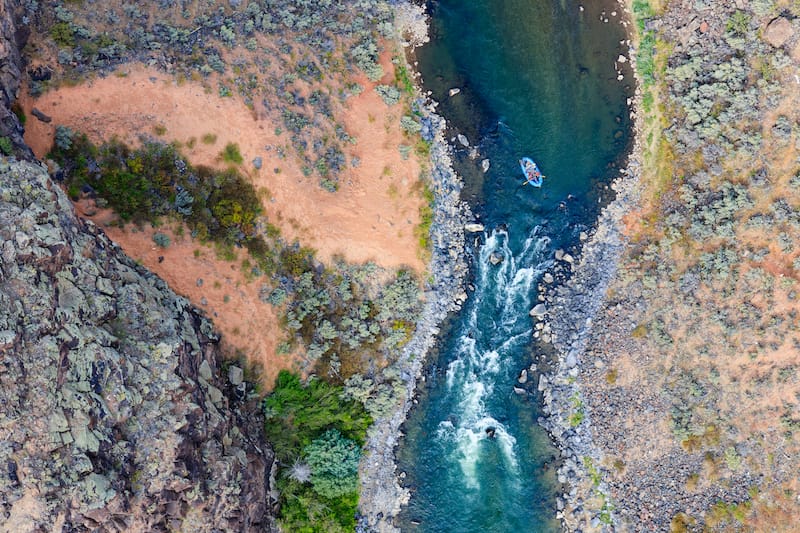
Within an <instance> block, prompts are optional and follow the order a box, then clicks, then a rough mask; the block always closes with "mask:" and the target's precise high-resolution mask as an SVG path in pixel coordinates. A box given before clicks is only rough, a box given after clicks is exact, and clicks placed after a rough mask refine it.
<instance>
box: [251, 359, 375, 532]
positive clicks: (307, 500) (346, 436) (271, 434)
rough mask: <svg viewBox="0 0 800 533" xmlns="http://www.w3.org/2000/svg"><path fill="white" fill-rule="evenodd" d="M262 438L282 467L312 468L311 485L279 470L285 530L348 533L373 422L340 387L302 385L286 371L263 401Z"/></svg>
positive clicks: (318, 383)
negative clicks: (264, 436)
mask: <svg viewBox="0 0 800 533" xmlns="http://www.w3.org/2000/svg"><path fill="white" fill-rule="evenodd" d="M264 414H265V416H266V426H265V429H266V434H267V438H268V439H269V441H270V442H271V443H272V445H273V448H274V450H275V455H276V457H277V458H278V460H279V461H280V463H281V464H283V465H287V466H288V465H292V464H294V463H295V462H297V461H300V462H304V463H306V464H308V465H309V466H310V468H311V484H308V483H304V482H302V481H298V480H297V479H294V478H293V477H292V476H291V470H290V469H288V468H287V469H286V471H283V472H281V475H280V477H279V479H278V488H279V490H280V494H281V510H280V516H279V519H280V522H281V524H282V525H283V528H284V530H285V531H314V532H320V533H327V532H329V531H331V532H334V531H353V529H354V528H355V512H356V509H357V506H358V491H357V482H358V478H357V474H356V472H357V469H358V460H359V456H360V446H361V445H362V444H363V442H364V439H365V438H366V430H367V427H368V426H369V424H370V423H371V422H372V421H371V419H370V418H369V416H368V415H367V414H366V411H365V410H364V407H363V406H362V405H361V404H360V403H358V402H355V401H352V400H346V399H344V398H343V395H342V387H341V386H336V385H331V384H329V383H326V382H325V381H322V380H319V379H311V380H310V381H309V382H308V384H306V385H303V384H302V383H301V382H300V378H299V377H298V376H297V375H295V374H291V373H289V372H287V371H285V370H283V371H281V372H280V373H279V374H278V379H277V381H276V384H275V389H274V390H273V392H272V394H270V395H269V396H268V397H267V398H266V399H265V400H264Z"/></svg>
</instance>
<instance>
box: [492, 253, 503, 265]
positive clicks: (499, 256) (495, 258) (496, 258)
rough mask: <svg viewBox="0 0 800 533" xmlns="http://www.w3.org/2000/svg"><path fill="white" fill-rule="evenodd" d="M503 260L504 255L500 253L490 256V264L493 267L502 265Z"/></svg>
mask: <svg viewBox="0 0 800 533" xmlns="http://www.w3.org/2000/svg"><path fill="white" fill-rule="evenodd" d="M503 259H504V257H503V254H500V253H498V252H492V253H491V254H490V255H489V262H490V263H491V264H493V265H499V264H500V263H502V262H503Z"/></svg>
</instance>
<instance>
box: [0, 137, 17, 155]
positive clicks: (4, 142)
mask: <svg viewBox="0 0 800 533" xmlns="http://www.w3.org/2000/svg"><path fill="white" fill-rule="evenodd" d="M13 151H14V145H13V144H12V143H11V139H9V138H8V137H0V152H3V154H4V155H11V152H13Z"/></svg>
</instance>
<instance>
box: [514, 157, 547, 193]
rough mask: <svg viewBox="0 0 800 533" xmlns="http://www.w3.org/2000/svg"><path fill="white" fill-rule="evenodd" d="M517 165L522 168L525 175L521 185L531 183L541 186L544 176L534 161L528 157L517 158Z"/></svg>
mask: <svg viewBox="0 0 800 533" xmlns="http://www.w3.org/2000/svg"><path fill="white" fill-rule="evenodd" d="M519 166H520V168H521V169H522V173H523V174H524V175H525V181H524V182H523V183H522V184H523V185H532V186H534V187H541V186H542V180H543V178H544V176H542V172H541V171H540V170H539V167H538V166H536V163H534V162H533V159H531V158H530V157H523V158H522V159H520V160H519Z"/></svg>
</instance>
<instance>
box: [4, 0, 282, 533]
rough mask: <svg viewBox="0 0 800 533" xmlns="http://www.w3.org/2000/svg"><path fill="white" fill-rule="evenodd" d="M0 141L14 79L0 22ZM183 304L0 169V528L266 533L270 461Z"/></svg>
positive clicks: (40, 172) (236, 381) (34, 178)
mask: <svg viewBox="0 0 800 533" xmlns="http://www.w3.org/2000/svg"><path fill="white" fill-rule="evenodd" d="M0 32H2V36H0V83H2V91H0V92H1V93H2V97H3V100H4V101H3V102H2V103H3V104H5V105H0V115H1V116H0V128H2V131H1V132H0V134H3V135H5V136H8V137H9V138H11V139H12V141H13V142H14V143H15V150H16V153H17V154H18V155H20V156H22V157H26V156H27V155H28V154H29V153H30V152H29V151H27V150H26V148H24V147H23V146H22V145H20V144H19V143H20V142H21V137H20V136H19V132H20V128H19V125H18V124H17V122H16V117H15V116H14V115H13V113H10V112H9V111H8V105H7V104H8V103H9V101H10V100H11V98H13V95H14V94H15V92H16V90H17V87H16V84H17V82H18V79H19V68H20V65H19V62H18V60H19V54H18V49H17V46H18V43H17V37H18V36H19V35H20V33H19V32H18V31H17V30H16V28H15V26H14V24H13V21H12V18H11V10H10V9H9V4H8V3H5V6H4V8H3V10H2V12H0ZM221 366H223V365H222V363H221V359H220V353H219V350H218V337H217V336H216V335H215V333H214V331H213V329H212V327H211V324H210V323H209V322H208V321H206V320H205V319H204V318H203V317H202V316H201V315H200V314H199V312H198V311H197V310H195V309H194V308H192V306H191V305H190V304H189V302H188V301H187V300H186V299H184V298H181V297H179V296H177V295H175V294H174V293H173V292H172V291H171V290H170V289H169V288H168V287H167V286H166V284H165V283H164V282H163V281H162V280H160V279H159V278H157V277H156V276H154V275H153V274H152V273H150V272H149V271H147V270H146V269H144V268H142V267H140V266H139V265H137V264H136V263H135V262H134V261H132V260H131V259H129V258H128V257H126V256H125V255H124V254H123V253H122V251H121V250H120V249H119V248H118V247H116V246H115V245H114V244H113V243H112V242H111V241H110V240H109V239H108V238H107V237H106V236H105V235H104V234H103V232H102V231H101V230H100V229H98V228H97V227H96V226H94V225H93V224H91V223H85V222H82V221H80V220H78V219H77V218H76V217H75V216H74V214H73V210H72V206H71V204H70V202H69V201H68V199H67V197H66V196H65V195H64V193H63V192H62V191H61V190H60V189H59V188H58V187H57V186H55V185H54V184H53V183H52V182H51V181H50V179H49V177H48V174H47V171H46V170H45V169H44V168H43V167H42V166H41V165H40V164H38V163H34V162H29V161H21V160H17V159H14V158H8V159H7V158H3V157H1V156H0V531H9V532H11V531H13V532H23V531H189V530H191V531H220V530H222V531H271V530H274V525H273V519H272V511H273V510H272V502H273V500H272V499H271V496H270V483H269V478H270V472H271V469H272V463H273V455H272V451H271V449H270V448H269V445H268V444H267V443H266V442H265V441H264V438H263V420H262V419H261V418H260V413H259V409H258V407H259V406H258V401H257V399H255V398H254V397H253V396H252V395H251V394H250V392H251V391H250V388H249V386H248V384H247V383H245V382H243V381H242V371H241V369H239V368H238V367H236V366H232V365H228V366H227V367H226V368H224V372H222V371H221V368H220V367H221Z"/></svg>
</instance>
